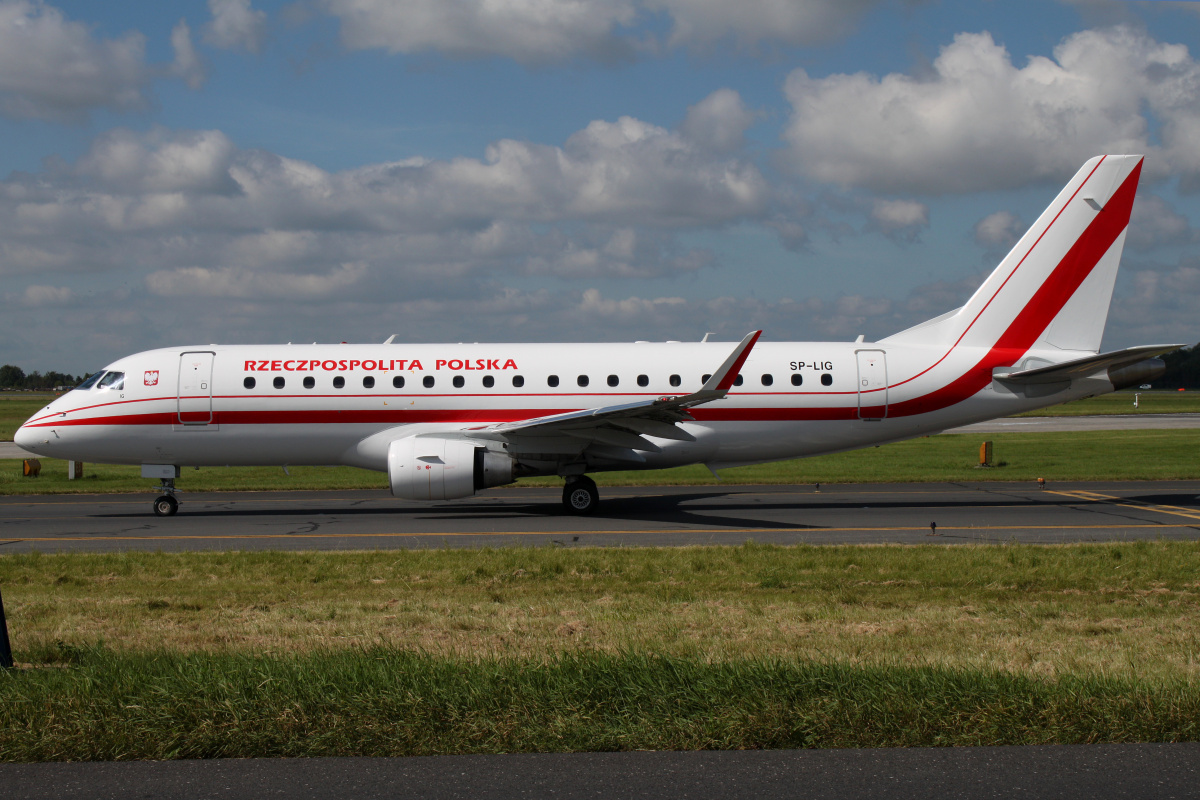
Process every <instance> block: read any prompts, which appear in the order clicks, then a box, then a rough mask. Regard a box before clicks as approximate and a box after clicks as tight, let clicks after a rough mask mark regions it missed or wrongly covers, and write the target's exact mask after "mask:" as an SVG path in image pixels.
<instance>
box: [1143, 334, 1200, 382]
mask: <svg viewBox="0 0 1200 800" xmlns="http://www.w3.org/2000/svg"><path fill="white" fill-rule="evenodd" d="M1162 360H1163V361H1165V362H1167V371H1166V372H1164V373H1163V376H1162V377H1161V378H1159V379H1158V380H1155V381H1151V385H1153V386H1154V388H1155V389H1200V344H1198V345H1196V346H1195V347H1185V348H1183V349H1182V350H1176V351H1175V352H1174V353H1167V354H1166V355H1165V356H1163V357H1162Z"/></svg>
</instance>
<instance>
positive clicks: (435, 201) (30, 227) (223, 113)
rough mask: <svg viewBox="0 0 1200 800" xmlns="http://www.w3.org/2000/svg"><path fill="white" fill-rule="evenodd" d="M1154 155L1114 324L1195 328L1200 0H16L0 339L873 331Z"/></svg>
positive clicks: (906, 319) (887, 328)
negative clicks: (1060, 201)
mask: <svg viewBox="0 0 1200 800" xmlns="http://www.w3.org/2000/svg"><path fill="white" fill-rule="evenodd" d="M1102 153H1144V154H1145V155H1146V161H1145V166H1144V170H1143V177H1142V183H1141V187H1140V190H1139V194H1138V199H1137V202H1136V203H1135V206H1134V212H1133V220H1132V222H1131V224H1130V229H1129V233H1128V239H1127V243H1126V248H1125V256H1124V260H1123V262H1122V270H1121V273H1120V276H1119V278H1118V283H1117V288H1116V292H1115V295H1114V298H1113V305H1112V309H1111V312H1110V314H1109V319H1108V327H1107V329H1106V333H1105V339H1104V349H1116V348H1120V347H1127V346H1132V345H1135V344H1152V343H1170V342H1181V343H1182V342H1186V343H1189V344H1192V343H1195V342H1196V341H1197V340H1200V314H1198V313H1197V308H1198V307H1200V303H1197V300H1200V250H1198V249H1197V245H1198V243H1200V3H1195V2H1151V1H1150V0H1143V1H1141V2H1137V1H1134V2H1124V1H1118V0H1071V1H1068V0H978V1H977V2H961V1H956V2H951V1H949V0H947V1H946V2H939V1H938V0H739V2H736V3H732V2H728V0H298V2H292V1H290V0H289V1H288V2H272V1H270V0H177V2H173V3H163V2H161V0H154V1H153V2H152V1H151V0H122V2H109V3H96V2H84V1H83V0H58V2H53V3H51V2H38V0H0V176H2V177H0V363H9V364H15V365H18V366H20V367H22V368H23V369H25V370H26V371H27V372H28V371H32V370H34V369H37V370H42V371H46V370H58V371H63V372H71V373H75V374H82V373H87V372H91V371H95V370H96V369H99V368H101V367H103V366H104V365H105V364H107V363H109V362H111V361H113V360H115V359H117V358H119V357H121V356H123V355H127V354H129V353H132V352H136V351H139V350H147V349H151V348H155V347H167V346H175V345H196V344H208V343H222V344H235V343H260V342H289V341H295V342H302V341H303V342H312V341H319V342H340V341H350V342H376V341H380V342H381V341H383V340H384V339H386V338H387V337H389V336H391V335H393V334H395V335H396V337H397V340H399V341H410V342H445V341H449V342H461V341H508V342H521V341H531V342H539V341H602V342H603V341H633V340H658V341H662V340H669V339H679V340H693V339H699V338H701V337H702V336H703V335H704V334H705V333H706V332H713V333H714V334H715V336H714V337H713V338H721V339H726V340H735V339H737V338H740V337H741V336H742V335H743V334H744V333H745V332H747V331H749V330H753V329H758V328H762V329H763V330H764V339H765V340H774V341H813V340H816V341H821V340H835V341H836V340H842V341H849V340H853V339H854V338H855V337H856V336H858V335H859V334H862V335H865V336H866V338H867V340H874V339H877V338H882V337H884V336H887V335H888V334H890V333H894V332H896V331H898V330H902V329H903V328H906V327H908V326H910V325H912V324H915V323H918V322H920V321H923V320H925V319H928V318H931V317H934V316H936V315H938V314H941V313H943V312H945V311H948V310H950V309H952V308H955V307H957V306H958V305H960V304H961V303H962V302H963V301H964V300H965V299H966V298H967V297H969V296H970V294H971V292H972V291H973V290H974V289H975V288H976V287H977V286H978V285H979V284H980V282H982V280H983V278H984V277H985V276H986V275H987V274H988V273H989V272H990V271H991V269H992V268H993V267H994V266H995V265H996V264H997V263H998V262H999V261H1000V259H1001V258H1002V257H1003V256H1004V254H1005V253H1006V252H1007V250H1008V249H1009V248H1010V247H1011V246H1012V245H1013V244H1014V243H1015V241H1016V240H1017V239H1018V238H1019V237H1020V236H1021V234H1022V233H1023V232H1024V230H1025V228H1026V227H1027V226H1028V225H1029V224H1030V223H1032V222H1033V221H1034V220H1035V219H1036V218H1037V216H1038V215H1039V214H1040V213H1041V211H1042V210H1043V209H1044V208H1045V207H1046V206H1047V205H1048V204H1049V202H1050V201H1051V200H1052V199H1053V197H1054V196H1055V195H1056V194H1057V192H1058V190H1059V189H1060V188H1061V187H1062V185H1063V184H1064V183H1065V182H1066V181H1067V180H1068V179H1069V178H1070V177H1071V175H1073V174H1074V173H1075V171H1076V170H1077V169H1078V168H1079V167H1080V166H1081V165H1082V164H1083V162H1084V161H1086V160H1087V159H1088V158H1090V157H1092V156H1094V155H1098V154H1102Z"/></svg>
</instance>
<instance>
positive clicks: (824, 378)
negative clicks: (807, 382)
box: [821, 372, 833, 386]
mask: <svg viewBox="0 0 1200 800" xmlns="http://www.w3.org/2000/svg"><path fill="white" fill-rule="evenodd" d="M821 385H822V386H833V376H832V375H830V374H829V373H828V372H825V373H822V375H821Z"/></svg>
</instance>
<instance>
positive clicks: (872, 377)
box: [854, 350, 888, 419]
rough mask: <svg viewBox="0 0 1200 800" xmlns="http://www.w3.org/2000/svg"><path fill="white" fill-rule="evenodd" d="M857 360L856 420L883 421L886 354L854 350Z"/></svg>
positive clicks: (885, 406) (884, 414) (886, 395)
mask: <svg viewBox="0 0 1200 800" xmlns="http://www.w3.org/2000/svg"><path fill="white" fill-rule="evenodd" d="M854 355H855V358H857V360H858V418H859V419H883V418H884V417H886V416H887V411H888V382H887V354H886V353H884V351H882V350H856V351H855V352H854Z"/></svg>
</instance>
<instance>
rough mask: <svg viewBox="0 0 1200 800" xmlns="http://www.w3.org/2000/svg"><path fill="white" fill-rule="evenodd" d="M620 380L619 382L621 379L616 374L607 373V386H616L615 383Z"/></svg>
mask: <svg viewBox="0 0 1200 800" xmlns="http://www.w3.org/2000/svg"><path fill="white" fill-rule="evenodd" d="M620 382H621V379H620V378H618V377H617V376H616V375H609V376H608V385H609V386H616V385H617V384H619V383H620Z"/></svg>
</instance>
